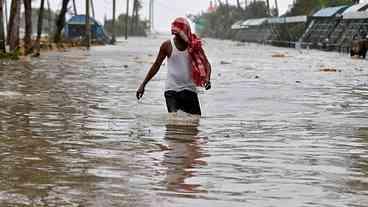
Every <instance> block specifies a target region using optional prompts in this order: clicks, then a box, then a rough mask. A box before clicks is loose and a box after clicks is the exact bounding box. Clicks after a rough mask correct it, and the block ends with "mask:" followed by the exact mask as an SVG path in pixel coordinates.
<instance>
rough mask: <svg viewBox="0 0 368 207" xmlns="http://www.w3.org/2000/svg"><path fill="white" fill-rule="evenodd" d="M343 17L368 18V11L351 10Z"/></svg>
mask: <svg viewBox="0 0 368 207" xmlns="http://www.w3.org/2000/svg"><path fill="white" fill-rule="evenodd" d="M343 19H368V11H363V12H349V13H347V14H345V15H344V17H343Z"/></svg>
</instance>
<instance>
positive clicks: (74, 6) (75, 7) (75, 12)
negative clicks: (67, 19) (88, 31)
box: [73, 0, 78, 15]
mask: <svg viewBox="0 0 368 207" xmlns="http://www.w3.org/2000/svg"><path fill="white" fill-rule="evenodd" d="M73 9H74V15H78V11H77V6H76V5H75V0H73Z"/></svg>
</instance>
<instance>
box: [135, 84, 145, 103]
mask: <svg viewBox="0 0 368 207" xmlns="http://www.w3.org/2000/svg"><path fill="white" fill-rule="evenodd" d="M144 88H145V85H144V84H142V85H141V86H139V88H138V90H137V94H136V96H137V99H138V100H139V99H141V98H142V97H143V94H144Z"/></svg>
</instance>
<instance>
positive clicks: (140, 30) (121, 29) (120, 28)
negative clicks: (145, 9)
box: [104, 14, 148, 36]
mask: <svg viewBox="0 0 368 207" xmlns="http://www.w3.org/2000/svg"><path fill="white" fill-rule="evenodd" d="M125 18H126V15H125V14H121V15H119V17H118V18H117V19H116V22H115V33H116V35H117V36H124V34H125V29H126V26H125ZM128 18H129V24H130V23H132V22H133V18H132V17H131V16H129V17H128ZM104 29H105V30H106V31H107V32H108V33H110V34H112V20H111V19H109V20H106V21H105V25H104ZM147 29H148V22H146V21H142V20H140V19H139V18H138V24H137V25H136V27H134V30H133V31H132V30H131V27H129V28H128V34H129V35H132V36H146V35H147V34H146V31H147Z"/></svg>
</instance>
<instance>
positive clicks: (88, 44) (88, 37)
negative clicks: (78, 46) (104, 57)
mask: <svg viewBox="0 0 368 207" xmlns="http://www.w3.org/2000/svg"><path fill="white" fill-rule="evenodd" d="M89 8H90V5H89V0H86V16H85V17H86V32H85V35H86V37H85V41H86V47H87V49H89V48H90V47H91V25H90V24H89Z"/></svg>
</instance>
